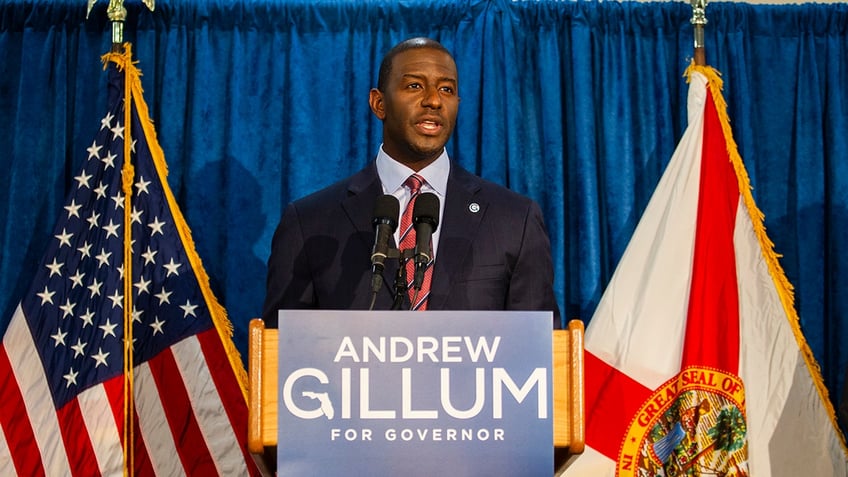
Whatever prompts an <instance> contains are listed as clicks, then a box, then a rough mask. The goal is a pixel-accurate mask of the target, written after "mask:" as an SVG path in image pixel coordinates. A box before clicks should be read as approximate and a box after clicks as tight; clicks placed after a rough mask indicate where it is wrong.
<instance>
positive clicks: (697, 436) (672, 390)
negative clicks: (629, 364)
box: [616, 367, 748, 477]
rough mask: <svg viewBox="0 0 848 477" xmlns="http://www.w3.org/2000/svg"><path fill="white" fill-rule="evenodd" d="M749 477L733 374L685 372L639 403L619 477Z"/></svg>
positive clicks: (741, 401) (741, 398) (738, 383)
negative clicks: (721, 476) (711, 476)
mask: <svg viewBox="0 0 848 477" xmlns="http://www.w3.org/2000/svg"><path fill="white" fill-rule="evenodd" d="M648 475H650V476H665V477H683V476H687V477H695V476H700V475H723V476H727V477H731V476H732V477H747V476H748V447H747V426H746V422H745V392H744V387H743V385H742V380H741V379H740V378H739V377H738V376H736V375H734V374H731V373H728V372H725V371H722V370H719V369H713V368H706V367H688V368H685V369H684V370H683V371H681V372H680V373H679V374H677V375H676V376H674V377H673V378H671V379H669V380H668V381H666V382H665V383H664V384H663V385H662V386H660V387H659V388H658V389H657V390H656V391H654V392H653V394H651V396H650V397H649V398H648V399H647V400H646V401H645V402H644V403H643V404H642V406H641V408H640V409H639V411H638V412H637V413H636V415H634V416H633V419H632V421H631V423H630V426H629V427H628V430H627V433H626V434H625V437H624V441H623V442H622V444H621V450H620V451H619V455H618V461H617V465H616V476H617V477H642V476H648Z"/></svg>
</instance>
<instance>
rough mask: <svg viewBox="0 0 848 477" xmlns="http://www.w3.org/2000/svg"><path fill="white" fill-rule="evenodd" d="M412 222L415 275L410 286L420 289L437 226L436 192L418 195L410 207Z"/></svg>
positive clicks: (437, 200) (437, 203) (429, 258)
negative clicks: (413, 204)
mask: <svg viewBox="0 0 848 477" xmlns="http://www.w3.org/2000/svg"><path fill="white" fill-rule="evenodd" d="M412 223H413V224H415V277H414V280H413V283H412V286H413V287H414V288H415V289H416V290H420V289H421V285H422V284H423V283H424V271H425V270H426V269H427V264H428V263H430V260H431V259H432V258H433V257H432V255H431V254H432V250H431V249H430V242H431V239H432V237H433V232H435V231H436V228H438V227H439V198H438V197H437V196H436V194H433V193H432V192H424V193H423V194H419V195H418V197H417V198H416V199H415V206H414V207H413V209H412Z"/></svg>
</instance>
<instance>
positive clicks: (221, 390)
mask: <svg viewBox="0 0 848 477" xmlns="http://www.w3.org/2000/svg"><path fill="white" fill-rule="evenodd" d="M134 387H135V405H136V419H135V423H136V428H135V438H136V445H135V464H136V465H135V475H140V476H144V475H167V476H179V475H226V476H230V475H251V474H254V473H255V469H254V467H253V464H252V461H251V459H250V456H248V455H247V453H246V451H245V449H246V442H245V440H246V432H237V429H242V430H244V429H245V428H246V423H247V416H246V405H245V402H244V397H243V395H242V394H241V392H240V387H239V384H238V382H237V381H236V377H235V375H234V373H233V372H232V368H231V367H230V363H229V362H228V358H227V355H226V352H225V351H224V349H223V347H222V345H221V342H220V337H219V336H218V334H217V332H216V331H215V330H214V329H212V330H208V331H206V332H203V333H201V334H199V335H196V336H192V337H190V338H187V339H185V340H183V341H182V342H180V343H177V344H176V345H174V346H172V347H171V348H169V349H166V350H164V351H163V352H161V353H159V354H158V355H157V356H156V357H155V358H154V359H152V360H150V361H148V362H145V363H143V364H142V365H140V366H138V367H137V368H136V370H135V376H134ZM123 416H124V409H123V390H122V378H120V377H118V378H114V379H112V380H110V381H107V382H105V383H103V384H100V385H97V386H94V387H92V388H90V389H88V390H86V391H84V392H83V393H81V394H80V395H79V396H78V397H77V398H76V399H74V400H72V401H71V402H69V403H68V404H67V405H65V406H64V407H63V408H62V409H60V410H58V411H56V409H55V407H54V405H53V401H52V400H51V398H50V391H49V389H48V387H47V383H46V375H45V373H44V369H43V367H42V364H41V360H40V359H39V357H38V354H37V351H36V348H35V344H34V343H33V340H32V336H31V335H30V333H29V329H28V327H27V325H26V320H25V318H24V316H23V312H22V310H21V308H20V307H18V309H17V311H16V312H15V314H14V316H13V318H12V320H11V322H10V324H9V328H8V330H7V331H6V334H5V335H4V337H3V345H2V347H0V428H2V432H0V469H3V471H2V474H3V475H9V474H17V475H21V476H38V475H47V476H59V475H62V476H65V475H73V476H77V475H78V476H85V477H90V476H96V475H121V474H122V473H123V466H124V458H123V446H122V444H121V439H122V433H123V430H122V424H121V423H122V422H123Z"/></svg>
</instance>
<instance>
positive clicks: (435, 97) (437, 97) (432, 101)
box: [421, 88, 442, 108]
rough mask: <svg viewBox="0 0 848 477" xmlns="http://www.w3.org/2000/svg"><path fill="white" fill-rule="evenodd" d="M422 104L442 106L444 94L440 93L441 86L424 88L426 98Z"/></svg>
mask: <svg viewBox="0 0 848 477" xmlns="http://www.w3.org/2000/svg"><path fill="white" fill-rule="evenodd" d="M421 105H422V106H424V107H426V108H440V107H442V96H441V94H440V93H439V88H427V89H425V90H424V99H423V100H422V101H421Z"/></svg>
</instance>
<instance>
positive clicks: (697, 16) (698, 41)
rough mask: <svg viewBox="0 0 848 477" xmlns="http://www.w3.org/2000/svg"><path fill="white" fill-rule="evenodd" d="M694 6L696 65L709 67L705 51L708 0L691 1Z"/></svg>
mask: <svg viewBox="0 0 848 477" xmlns="http://www.w3.org/2000/svg"><path fill="white" fill-rule="evenodd" d="M690 2H691V4H692V19H691V20H690V23H692V25H694V27H695V31H694V34H695V64H696V65H698V66H706V65H707V54H706V52H705V51H704V25H706V24H707V13H706V10H707V0H690Z"/></svg>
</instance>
